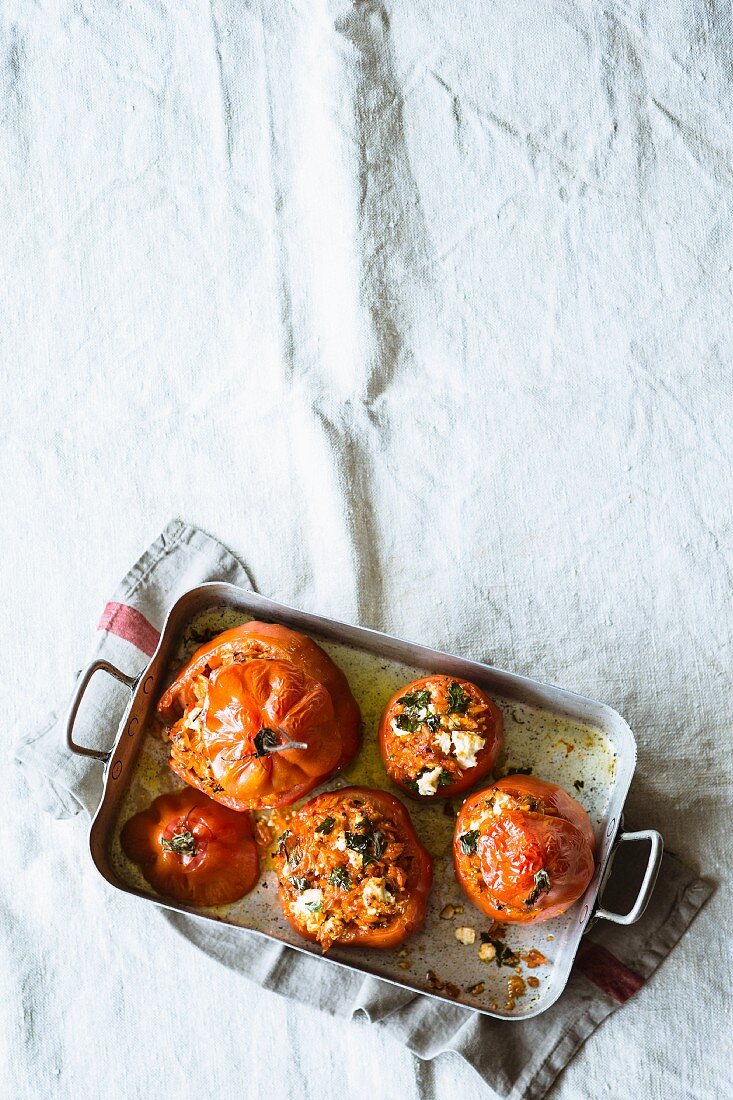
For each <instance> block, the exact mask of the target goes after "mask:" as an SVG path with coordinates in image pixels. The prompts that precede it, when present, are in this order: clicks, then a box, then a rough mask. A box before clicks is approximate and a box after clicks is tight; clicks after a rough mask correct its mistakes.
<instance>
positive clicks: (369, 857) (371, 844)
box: [345, 822, 388, 867]
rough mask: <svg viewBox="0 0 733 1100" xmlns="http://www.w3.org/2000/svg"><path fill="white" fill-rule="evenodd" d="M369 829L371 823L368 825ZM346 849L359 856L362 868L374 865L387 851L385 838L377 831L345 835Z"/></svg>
mask: <svg viewBox="0 0 733 1100" xmlns="http://www.w3.org/2000/svg"><path fill="white" fill-rule="evenodd" d="M369 827H370V828H371V822H370V823H369ZM345 837H346V847H347V848H350V849H351V850H352V852H359V854H360V855H361V862H362V867H366V866H367V864H369V863H376V862H377V861H378V860H380V859H381V858H382V856H383V855H384V853H385V851H386V850H387V843H388V842H387V838H386V836H385V835H384V833H381V832H380V831H379V830H378V829H377V830H376V831H375V832H370V833H345Z"/></svg>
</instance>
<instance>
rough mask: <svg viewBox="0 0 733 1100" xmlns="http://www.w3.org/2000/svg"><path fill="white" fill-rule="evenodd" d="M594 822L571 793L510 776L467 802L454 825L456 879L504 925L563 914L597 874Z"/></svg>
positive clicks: (541, 782)
mask: <svg viewBox="0 0 733 1100" xmlns="http://www.w3.org/2000/svg"><path fill="white" fill-rule="evenodd" d="M594 843H595V841H594V837H593V830H592V828H591V826H590V819H589V818H588V815H587V813H586V811H585V810H584V809H583V807H582V806H581V805H580V804H579V803H578V802H576V800H575V799H574V798H572V796H571V795H569V794H568V793H567V792H566V791H564V790H563V789H562V788H561V787H558V786H557V785H556V784H554V783H546V782H544V781H543V780H541V779H536V778H534V777H531V778H530V777H526V776H520V777H516V778H515V777H511V778H507V779H502V780H499V781H498V782H497V783H495V784H494V785H493V786H492V787H488V788H487V789H486V790H483V791H478V792H477V793H476V794H474V795H472V796H471V797H470V798H468V799H466V801H465V802H464V804H463V806H462V807H461V809H460V811H459V813H458V817H457V819H456V828H455V834H454V840H453V858H454V864H455V870H456V877H457V879H458V881H459V883H460V884H461V886H462V888H463V890H464V891H465V893H466V894H467V895H468V897H469V898H470V900H471V901H472V902H473V904H474V905H476V907H477V908H478V909H480V910H481V911H482V912H483V913H485V914H486V915H487V916H489V917H491V918H492V919H494V920H497V921H500V922H502V923H504V924H531V923H534V922H535V921H542V920H549V919H550V918H551V917H556V916H559V915H560V914H561V913H564V912H565V911H566V910H567V909H569V908H570V906H571V905H572V904H573V903H574V902H576V901H577V900H578V898H579V897H580V896H581V895H582V894H583V892H584V891H585V889H586V887H587V886H588V883H589V882H590V880H591V878H592V877H593V871H594V866H595V864H594V859H593V850H594Z"/></svg>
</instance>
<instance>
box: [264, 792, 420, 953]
mask: <svg viewBox="0 0 733 1100" xmlns="http://www.w3.org/2000/svg"><path fill="white" fill-rule="evenodd" d="M275 866H276V870H277V874H278V879H279V883H280V903H281V905H282V908H283V913H284V914H285V917H286V919H287V920H288V922H289V923H290V924H291V925H292V926H293V928H294V929H295V930H296V932H298V933H299V935H301V936H303V937H304V938H305V939H308V940H311V941H312V942H314V943H319V944H320V945H321V947H322V949H323V950H324V951H327V950H328V948H329V947H331V946H332V945H333V944H338V945H356V946H361V947H376V948H391V947H397V946H398V945H399V944H401V943H402V942H403V941H404V940H406V939H407V938H408V936H411V935H412V934H413V932H415V931H417V929H418V928H420V926H421V925H422V923H423V921H424V919H425V911H426V908H427V902H428V895H429V893H430V887H431V885H432V881H433V864H432V859H431V858H430V855H429V854H428V852H427V851H426V849H425V848H424V847H423V846H422V844H421V843H420V841H419V840H418V838H417V834H416V832H415V829H414V828H413V825H412V822H411V820H410V815H409V814H408V812H407V810H406V809H405V807H404V806H403V805H402V803H401V802H400V801H399V799H397V798H394V797H393V796H392V795H390V794H387V793H386V792H385V791H377V790H370V789H368V788H365V787H345V788H342V789H341V790H337V791H329V792H327V793H326V794H321V795H317V796H316V797H315V798H312V799H311V800H310V801H309V802H307V803H306V804H305V806H303V807H302V808H301V809H300V810H298V812H297V813H296V814H294V815H293V817H292V819H291V820H290V822H289V827H288V829H287V830H286V831H285V832H284V833H283V834H282V836H281V837H280V839H279V842H278V845H277V849H276V853H275Z"/></svg>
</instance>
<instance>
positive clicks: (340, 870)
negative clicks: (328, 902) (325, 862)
mask: <svg viewBox="0 0 733 1100" xmlns="http://www.w3.org/2000/svg"><path fill="white" fill-rule="evenodd" d="M328 881H329V882H330V883H331V885H332V886H339V887H340V888H341V889H342V890H350V889H351V875H350V874H349V872H348V871H347V870H346V868H345V867H334V869H333V871H331V874H330V875H329V876H328Z"/></svg>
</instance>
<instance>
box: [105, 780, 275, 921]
mask: <svg viewBox="0 0 733 1100" xmlns="http://www.w3.org/2000/svg"><path fill="white" fill-rule="evenodd" d="M186 834H188V835H189V836H190V838H191V841H190V849H191V850H190V852H189V851H183V852H181V851H175V850H173V849H172V848H171V847H170V845H171V843H172V842H175V838H176V837H177V836H178V837H179V838H180V837H181V836H182V835H183V836H184V837H185V836H186ZM120 842H121V844H122V850H123V851H124V853H125V855H126V856H127V858H128V859H130V860H132V862H133V863H136V864H137V865H138V866H139V868H140V871H141V872H142V874H143V876H144V878H145V879H146V881H147V882H149V883H150V885H151V886H152V887H153V888H154V889H155V890H157V891H158V893H159V894H163V895H164V896H166V897H171V898H176V899H177V900H178V901H184V902H188V903H189V904H191V905H198V906H209V905H227V904H230V903H231V902H234V901H238V900H239V899H240V898H242V897H244V895H245V894H248V893H249V891H250V890H251V889H252V887H253V886H254V885H255V883H256V882H257V879H258V877H259V857H258V854H257V846H256V844H255V841H254V837H253V834H252V824H251V820H250V815H249V814H246V813H236V812H235V811H233V810H229V809H227V808H226V807H224V806H220V805H218V804H217V803H216V802H213V801H212V800H211V799H210V798H207V797H206V796H205V795H203V794H200V793H199V792H198V791H194V790H191V789H190V788H189V789H186V790H183V791H176V792H175V793H173V794H164V795H160V797H159V798H156V799H155V801H154V802H152V803H151V805H150V806H149V807H148V808H147V810H143V811H142V812H141V813H138V814H135V816H134V817H131V818H130V820H129V821H127V822H126V823H125V825H124V826H123V828H122V832H121V834H120ZM166 844H168V846H169V847H168V848H166Z"/></svg>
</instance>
